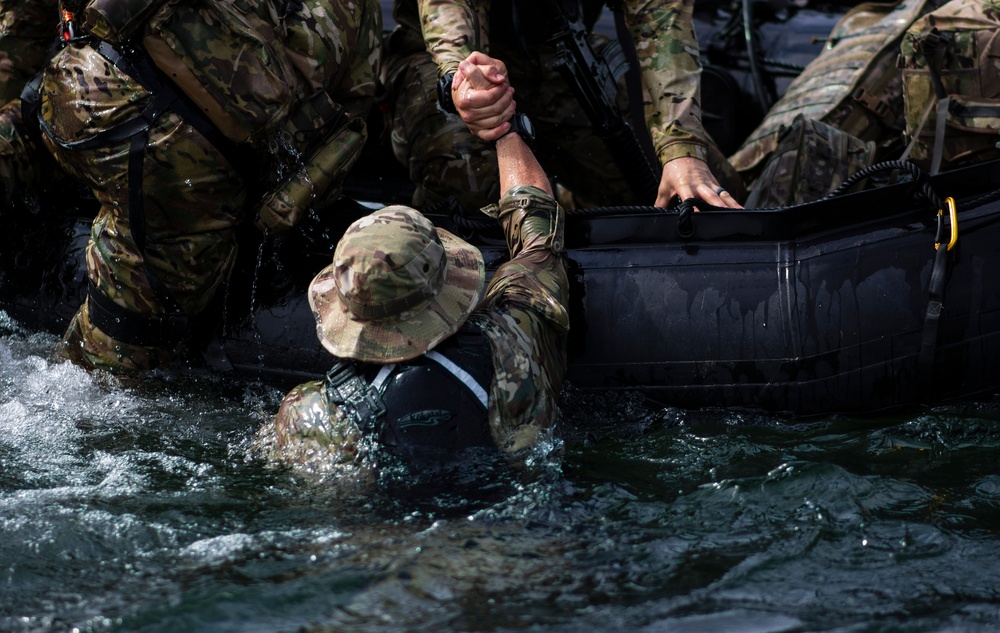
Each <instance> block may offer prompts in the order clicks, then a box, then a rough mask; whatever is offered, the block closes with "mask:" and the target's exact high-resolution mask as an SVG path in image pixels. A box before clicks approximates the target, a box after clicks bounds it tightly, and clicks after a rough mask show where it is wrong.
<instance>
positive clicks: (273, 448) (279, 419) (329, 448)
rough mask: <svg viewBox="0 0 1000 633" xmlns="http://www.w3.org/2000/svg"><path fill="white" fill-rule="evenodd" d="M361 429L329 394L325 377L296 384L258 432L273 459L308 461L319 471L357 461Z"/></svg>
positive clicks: (259, 441) (263, 446)
mask: <svg viewBox="0 0 1000 633" xmlns="http://www.w3.org/2000/svg"><path fill="white" fill-rule="evenodd" d="M359 440H360V431H359V430H358V428H357V427H356V426H355V425H354V424H352V423H351V422H349V421H348V420H347V419H346V418H345V417H344V415H343V414H342V413H341V412H340V410H339V409H338V408H337V407H336V406H335V405H333V404H331V403H330V402H329V400H328V399H327V397H326V386H325V383H324V382H323V381H321V380H320V381H313V382H307V383H303V384H301V385H299V386H298V387H295V388H294V389H292V390H291V391H290V392H288V395H286V396H285V399H284V400H283V401H282V403H281V407H280V408H279V409H278V413H277V415H276V416H275V417H274V419H273V420H272V421H271V422H270V423H269V424H266V425H265V426H264V427H263V428H262V429H261V430H260V432H259V433H258V434H257V445H258V447H259V448H260V449H261V450H262V451H263V453H264V454H266V455H267V456H268V457H270V458H271V459H274V460H276V461H283V462H288V463H295V464H301V465H306V466H309V467H311V468H313V469H314V470H316V471H324V470H329V469H331V468H335V467H336V466H338V465H342V464H349V463H353V462H354V460H355V457H356V456H357V449H358V441H359Z"/></svg>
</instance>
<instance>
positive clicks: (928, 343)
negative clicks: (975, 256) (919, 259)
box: [918, 198, 958, 392]
mask: <svg viewBox="0 0 1000 633" xmlns="http://www.w3.org/2000/svg"><path fill="white" fill-rule="evenodd" d="M945 203H946V205H947V206H948V211H949V218H950V224H951V236H950V238H949V239H948V240H947V241H946V240H945V239H944V226H945V224H944V210H943V209H941V208H939V209H938V216H937V231H936V233H935V236H934V248H935V249H937V250H936V251H935V254H934V265H933V268H932V269H931V278H930V283H928V295H929V296H930V300H929V301H928V302H927V311H926V312H925V314H924V331H923V338H922V340H921V343H920V356H919V359H918V371H919V379H920V386H921V388H922V389H923V390H925V391H928V392H933V390H934V388H935V385H934V360H935V356H936V353H937V339H938V325H939V323H940V321H941V312H942V311H943V309H944V293H945V288H946V286H947V283H948V263H949V258H948V254H949V252H950V251H951V249H952V247H954V245H955V244H956V243H957V242H958V210H957V209H956V207H955V200H954V198H947V199H946V200H945Z"/></svg>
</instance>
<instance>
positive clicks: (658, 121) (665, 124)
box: [625, 0, 708, 164]
mask: <svg viewBox="0 0 1000 633" xmlns="http://www.w3.org/2000/svg"><path fill="white" fill-rule="evenodd" d="M693 7H694V0H626V2H625V21H626V23H627V24H628V26H629V30H630V31H631V33H632V38H633V40H634V42H635V48H636V55H637V56H638V58H639V66H640V68H641V69H642V84H643V86H644V87H645V89H646V90H647V91H648V93H649V98H650V99H651V103H647V104H646V124H647V126H648V127H649V133H650V136H651V137H652V139H653V145H654V147H655V148H656V153H657V155H658V156H659V158H660V162H661V163H663V164H665V163H667V162H669V161H671V160H673V159H675V158H680V157H682V156H694V157H696V158H700V159H702V160H707V158H708V148H707V145H708V141H707V136H706V133H705V130H704V128H703V127H702V123H701V103H700V99H701V96H700V81H701V62H700V60H699V57H698V39H697V38H696V37H695V33H694V19H693V17H692V11H693Z"/></svg>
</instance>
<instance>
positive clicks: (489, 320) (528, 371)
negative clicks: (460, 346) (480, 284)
mask: <svg viewBox="0 0 1000 633" xmlns="http://www.w3.org/2000/svg"><path fill="white" fill-rule="evenodd" d="M487 213H489V214H491V215H494V216H498V217H499V220H500V222H501V224H502V225H503V228H504V233H505V234H506V235H507V244H508V246H509V247H510V251H511V255H512V258H511V260H510V261H508V262H507V263H505V264H504V265H503V266H501V267H500V268H499V270H497V272H496V275H494V277H493V280H492V281H491V282H490V285H489V287H488V288H487V290H486V298H485V299H484V300H483V303H482V304H481V308H485V309H477V311H476V313H475V317H474V318H475V319H476V322H477V323H478V324H479V325H480V326H481V327H482V328H483V331H484V332H486V335H487V337H489V339H490V344H491V346H492V349H493V359H494V377H493V384H492V385H491V386H490V430H491V432H492V434H493V439H494V440H495V441H496V443H497V446H499V447H500V448H501V449H502V450H504V451H507V452H517V451H520V450H523V449H529V448H531V447H534V446H536V445H538V444H539V443H540V442H542V441H544V440H545V438H546V437H548V436H549V435H550V434H551V432H552V428H553V424H554V421H555V413H556V405H557V403H558V398H559V392H560V390H561V389H562V381H563V377H564V375H565V373H566V332H567V331H568V330H569V312H568V303H569V282H568V279H567V275H566V265H565V258H564V257H563V235H564V223H565V215H564V212H563V210H562V209H561V208H560V207H559V205H558V204H557V203H556V201H555V200H554V199H553V198H552V197H551V196H549V195H548V194H546V193H544V192H543V191H542V190H540V189H537V188H535V187H527V186H521V187H515V188H513V189H511V190H510V191H509V192H508V193H507V194H506V195H505V196H504V197H503V198H502V199H501V201H500V205H499V207H491V208H489V210H488V211H487Z"/></svg>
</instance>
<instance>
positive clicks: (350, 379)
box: [326, 360, 386, 430]
mask: <svg viewBox="0 0 1000 633" xmlns="http://www.w3.org/2000/svg"><path fill="white" fill-rule="evenodd" d="M326 397H327V400H328V401H329V402H331V403H333V404H335V405H337V408H338V409H340V411H341V412H342V413H343V414H344V416H345V417H346V418H347V419H348V420H350V421H351V422H353V423H354V424H355V425H357V427H358V428H359V429H364V430H371V429H373V428H374V425H375V423H376V422H377V421H378V419H379V418H380V417H382V416H383V415H385V411H386V409H385V403H384V402H382V397H381V396H380V395H379V393H378V391H377V390H376V389H375V388H374V387H373V386H372V385H371V384H370V383H369V382H368V381H366V380H364V379H363V378H362V377H361V376H359V375H358V372H357V368H356V367H355V365H354V363H353V362H351V361H349V360H340V361H337V364H335V365H334V366H333V367H332V368H331V369H330V371H328V372H327V373H326Z"/></svg>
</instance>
